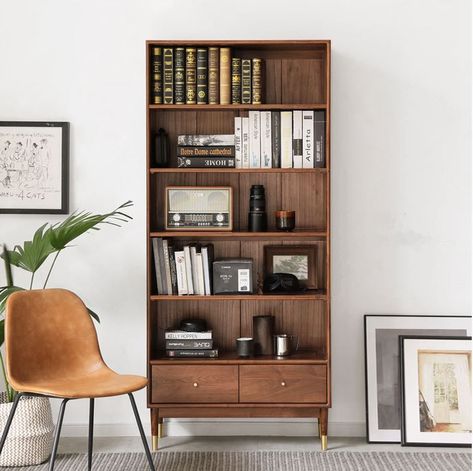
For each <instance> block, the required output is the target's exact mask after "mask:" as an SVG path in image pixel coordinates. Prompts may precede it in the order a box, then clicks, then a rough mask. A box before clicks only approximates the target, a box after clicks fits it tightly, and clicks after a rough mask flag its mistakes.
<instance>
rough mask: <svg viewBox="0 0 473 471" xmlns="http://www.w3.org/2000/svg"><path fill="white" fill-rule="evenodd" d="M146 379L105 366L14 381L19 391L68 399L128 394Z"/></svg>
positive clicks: (141, 387) (138, 387) (140, 387)
mask: <svg viewBox="0 0 473 471" xmlns="http://www.w3.org/2000/svg"><path fill="white" fill-rule="evenodd" d="M147 384H148V380H147V379H146V378H145V377H143V376H135V375H120V374H118V373H115V372H114V371H112V370H111V369H109V368H107V367H105V366H104V367H101V368H99V369H97V370H95V371H93V372H91V373H89V374H87V375H84V376H74V377H63V378H61V379H53V380H41V379H34V381H31V384H29V382H22V383H18V382H17V383H16V384H15V387H16V390H17V391H20V392H30V393H37V394H44V395H47V396H55V397H63V398H68V399H80V398H94V397H109V396H119V395H121V394H128V393H131V392H134V391H138V390H139V389H143V388H144V387H145V386H146V385H147Z"/></svg>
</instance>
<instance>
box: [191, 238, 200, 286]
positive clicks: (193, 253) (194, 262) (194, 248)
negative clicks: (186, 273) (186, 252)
mask: <svg viewBox="0 0 473 471" xmlns="http://www.w3.org/2000/svg"><path fill="white" fill-rule="evenodd" d="M189 247H190V251H191V264H192V284H193V285H194V294H203V293H200V291H199V273H198V271H197V245H195V244H192V245H190V246H189Z"/></svg>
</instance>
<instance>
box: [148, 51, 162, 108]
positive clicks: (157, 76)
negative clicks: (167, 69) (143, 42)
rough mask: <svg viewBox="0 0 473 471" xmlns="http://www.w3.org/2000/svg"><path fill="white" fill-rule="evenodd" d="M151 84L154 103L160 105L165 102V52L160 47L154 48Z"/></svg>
mask: <svg viewBox="0 0 473 471" xmlns="http://www.w3.org/2000/svg"><path fill="white" fill-rule="evenodd" d="M151 84H152V89H151V99H152V103H154V104H155V105H160V104H162V102H163V50H162V48H160V47H153V58H152V76H151Z"/></svg>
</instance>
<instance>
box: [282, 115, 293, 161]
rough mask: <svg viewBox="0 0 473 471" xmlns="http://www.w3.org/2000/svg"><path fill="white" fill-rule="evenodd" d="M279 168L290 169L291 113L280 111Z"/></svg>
mask: <svg viewBox="0 0 473 471" xmlns="http://www.w3.org/2000/svg"><path fill="white" fill-rule="evenodd" d="M281 168H292V111H281Z"/></svg>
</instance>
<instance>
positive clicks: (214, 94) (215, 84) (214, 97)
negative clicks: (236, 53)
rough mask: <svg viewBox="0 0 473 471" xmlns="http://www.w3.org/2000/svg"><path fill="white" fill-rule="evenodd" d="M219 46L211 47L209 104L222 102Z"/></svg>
mask: <svg viewBox="0 0 473 471" xmlns="http://www.w3.org/2000/svg"><path fill="white" fill-rule="evenodd" d="M219 56H220V50H219V48H218V47H209V104H210V105H218V104H219V103H220V80H219V79H220V72H219V66H218V63H219Z"/></svg>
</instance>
